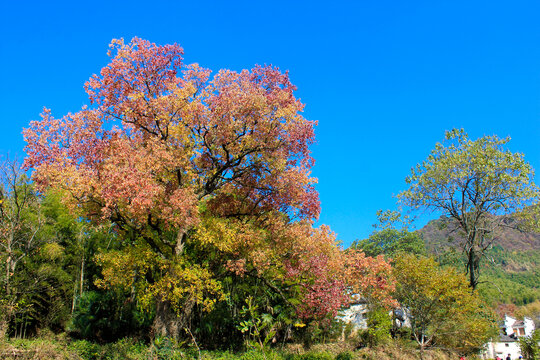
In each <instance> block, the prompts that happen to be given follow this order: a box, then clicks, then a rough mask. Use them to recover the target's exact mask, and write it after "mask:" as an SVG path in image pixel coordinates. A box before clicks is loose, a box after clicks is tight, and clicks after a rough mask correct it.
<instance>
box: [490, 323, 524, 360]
mask: <svg viewBox="0 0 540 360" xmlns="http://www.w3.org/2000/svg"><path fill="white" fill-rule="evenodd" d="M500 331H501V332H500V335H499V338H498V339H494V341H492V342H489V343H487V344H486V346H485V349H486V350H485V352H484V353H483V354H482V357H483V358H484V359H495V358H496V357H497V356H498V357H500V358H501V359H506V357H507V356H508V355H509V354H510V358H511V359H512V360H515V359H519V357H520V356H521V349H520V348H519V343H518V338H520V337H521V336H531V335H532V333H533V331H534V322H533V321H532V319H529V318H524V319H523V320H516V319H514V318H513V317H511V316H508V315H505V317H504V321H503V323H502V326H501V329H500Z"/></svg>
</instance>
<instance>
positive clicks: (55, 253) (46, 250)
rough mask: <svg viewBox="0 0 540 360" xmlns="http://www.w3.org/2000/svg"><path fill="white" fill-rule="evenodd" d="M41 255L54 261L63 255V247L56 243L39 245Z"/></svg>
mask: <svg viewBox="0 0 540 360" xmlns="http://www.w3.org/2000/svg"><path fill="white" fill-rule="evenodd" d="M41 256H43V257H44V258H46V259H48V260H51V261H55V260H58V259H60V258H62V257H63V256H64V247H63V246H62V245H60V244H58V243H50V244H45V245H43V246H42V247H41Z"/></svg>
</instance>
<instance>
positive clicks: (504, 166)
mask: <svg viewBox="0 0 540 360" xmlns="http://www.w3.org/2000/svg"><path fill="white" fill-rule="evenodd" d="M509 141H510V138H505V139H500V138H498V137H497V136H484V137H481V138H479V139H477V140H471V139H469V137H468V135H467V134H466V133H465V132H464V131H463V130H456V129H454V130H452V131H449V132H447V133H446V139H445V141H444V142H443V143H439V144H437V145H436V146H435V149H434V150H433V151H432V152H431V154H430V155H429V156H428V158H427V159H426V160H425V161H423V162H422V163H420V164H418V165H417V166H416V167H415V168H413V169H412V173H411V175H410V176H408V177H407V179H406V182H407V184H408V185H409V188H408V189H407V190H405V191H403V192H401V193H400V194H399V195H398V197H399V199H400V200H401V201H402V202H403V203H404V204H406V205H408V206H410V207H412V208H413V209H420V208H426V209H431V210H434V211H437V212H440V213H442V214H443V215H445V216H447V217H450V218H452V219H453V220H455V224H457V230H458V232H459V233H460V235H461V236H462V238H463V239H464V240H463V242H462V243H461V247H462V250H463V252H464V253H465V255H466V258H467V260H466V270H467V273H468V275H469V283H470V286H471V287H472V288H473V289H474V288H476V286H477V285H478V281H479V272H480V261H481V259H482V257H483V255H484V253H485V251H486V250H488V249H489V248H490V247H491V245H492V242H493V238H494V236H496V235H497V230H498V229H499V228H500V227H502V226H508V224H505V223H504V222H502V218H501V217H498V215H505V214H510V213H514V212H519V211H522V210H523V209H525V208H527V207H528V206H530V205H533V204H535V203H536V202H537V201H538V189H537V187H536V185H535V184H534V183H533V176H534V172H533V169H532V167H531V165H530V164H529V163H527V162H526V161H525V160H524V157H523V155H522V154H519V153H513V152H511V151H510V150H508V149H507V148H506V144H507V143H508V142H509Z"/></svg>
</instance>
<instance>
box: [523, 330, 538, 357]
mask: <svg viewBox="0 0 540 360" xmlns="http://www.w3.org/2000/svg"><path fill="white" fill-rule="evenodd" d="M539 344H540V330H538V329H537V330H535V331H534V332H533V333H532V334H531V335H530V336H522V337H520V338H519V347H520V348H521V353H522V354H523V359H524V360H537V359H539V358H540V345H539Z"/></svg>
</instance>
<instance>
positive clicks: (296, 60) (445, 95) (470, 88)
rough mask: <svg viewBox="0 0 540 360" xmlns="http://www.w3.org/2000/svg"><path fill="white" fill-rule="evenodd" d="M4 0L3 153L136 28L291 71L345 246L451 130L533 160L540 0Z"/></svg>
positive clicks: (76, 92) (195, 54)
mask: <svg viewBox="0 0 540 360" xmlns="http://www.w3.org/2000/svg"><path fill="white" fill-rule="evenodd" d="M0 1H1V2H0V4H1V5H0V6H1V7H0V34H1V36H2V39H1V42H0V105H1V110H2V111H1V115H0V116H1V121H2V130H1V131H0V153H3V154H5V153H10V154H11V155H12V156H13V155H18V156H19V157H22V156H23V151H22V148H23V146H24V144H23V141H22V136H21V129H22V128H23V127H24V126H26V125H27V124H28V122H29V121H30V120H32V119H37V118H38V116H39V113H40V112H41V109H42V107H43V106H47V107H49V108H52V110H53V114H55V115H57V116H61V115H63V114H65V113H66V112H68V111H77V110H79V108H80V107H81V106H82V105H83V104H85V103H87V100H86V95H85V93H84V90H83V84H84V82H85V81H86V80H87V79H88V78H89V77H90V76H91V75H92V74H93V73H96V72H98V71H99V70H100V68H101V67H102V66H104V65H105V64H106V63H107V59H108V58H107V56H106V51H107V45H108V43H109V42H110V40H111V39H112V38H119V37H123V38H125V39H126V40H129V39H131V38H132V37H133V36H138V37H142V38H145V39H148V40H150V41H152V42H156V43H160V44H166V43H173V42H177V43H179V44H181V45H182V46H183V47H184V50H185V59H186V61H187V62H198V63H200V64H201V65H203V66H206V67H209V68H211V69H214V70H218V69H220V68H231V69H235V70H240V69H242V68H251V67H252V66H253V65H254V64H274V65H277V66H279V67H280V68H281V69H283V70H289V71H290V75H291V78H292V81H293V83H295V84H296V85H297V86H298V92H297V96H299V97H300V98H301V99H302V100H303V102H304V103H305V104H306V109H305V116H306V117H307V118H309V119H314V120H318V121H319V126H318V127H317V145H316V146H315V147H314V148H313V153H314V157H315V159H316V165H315V168H314V169H313V173H314V175H315V176H316V177H318V178H319V185H318V190H319V193H320V198H321V203H322V214H321V218H320V222H321V223H325V224H328V225H330V226H331V228H332V229H333V230H334V231H335V232H336V233H337V234H338V237H339V238H340V239H341V240H342V241H343V243H344V245H348V244H350V243H351V242H352V241H353V240H355V239H357V238H364V237H366V236H367V235H369V233H370V232H371V231H372V228H371V224H373V223H374V222H375V220H376V219H375V211H376V210H377V209H386V208H392V207H393V206H394V203H395V200H394V199H393V197H392V195H393V194H396V193H398V192H399V191H400V190H401V189H403V188H404V187H405V183H404V178H405V176H406V175H407V174H408V172H409V170H410V168H411V167H412V166H413V165H415V164H416V163H418V162H419V161H421V160H423V159H424V158H425V157H426V156H427V154H428V153H429V151H430V149H431V148H433V146H434V144H435V143H436V142H438V141H440V140H441V139H442V137H443V134H444V131H445V130H447V129H451V128H453V127H463V128H465V129H466V130H467V131H468V132H469V134H470V135H471V136H472V137H478V136H482V135H484V134H497V135H499V136H508V135H510V136H511V137H512V141H511V143H510V147H511V149H512V150H514V151H519V152H523V153H525V156H526V159H528V160H529V161H530V162H531V163H532V164H533V166H534V167H535V168H536V169H539V168H540V21H539V14H540V2H538V1H532V0H531V1H521V0H515V1H498V0H490V1H461V0H458V1H456V0H452V1H450V0H449V1H433V0H431V1H414V0H410V1H386V0H378V1H375V0H372V1H339V0H335V1H325V2H322V1H313V0H312V1H293V0H289V1H285V0H283V1H253V0H252V1H245V2H240V1H233V0H229V1H213V2H212V1H190V2H187V1H158V0H155V1H144V2H143V1H126V2H118V1H117V2H112V3H109V2H108V1H66V2H60V1H8V0H0ZM428 217H429V216H424V217H423V220H424V221H425V220H426V219H427V218H428ZM421 225H422V223H419V224H418V226H421Z"/></svg>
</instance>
